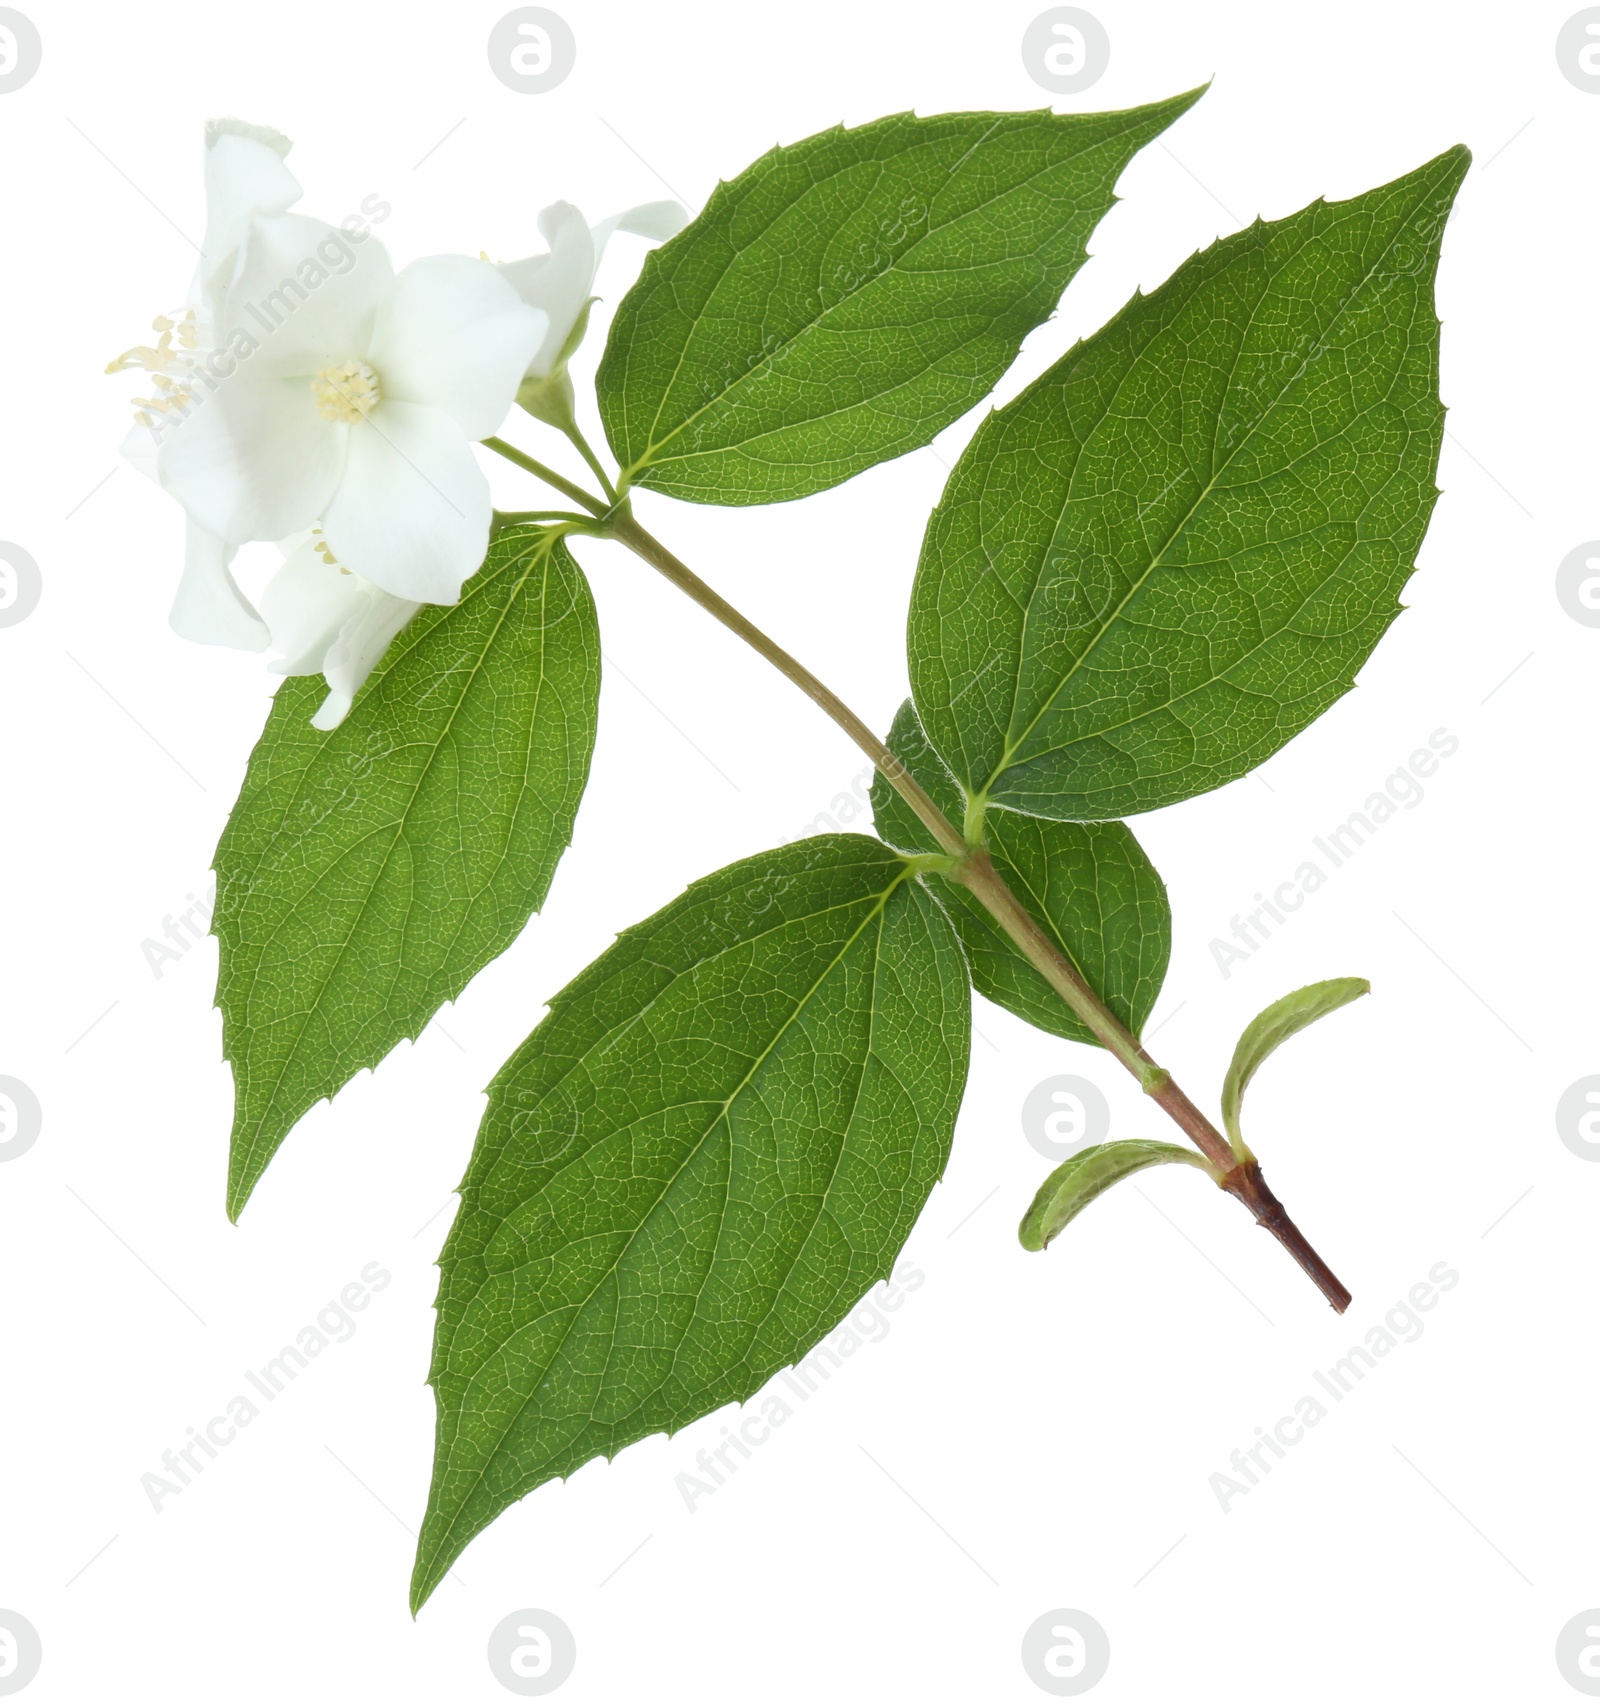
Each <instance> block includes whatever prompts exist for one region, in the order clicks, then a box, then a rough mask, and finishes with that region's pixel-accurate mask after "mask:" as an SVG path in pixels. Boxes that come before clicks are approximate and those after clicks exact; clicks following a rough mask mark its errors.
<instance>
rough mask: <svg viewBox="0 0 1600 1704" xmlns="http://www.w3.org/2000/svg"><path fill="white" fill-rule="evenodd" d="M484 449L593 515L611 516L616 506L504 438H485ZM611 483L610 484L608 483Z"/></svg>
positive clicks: (613, 502)
mask: <svg viewBox="0 0 1600 1704" xmlns="http://www.w3.org/2000/svg"><path fill="white" fill-rule="evenodd" d="M483 447H484V448H485V449H486V450H493V451H494V453H495V454H496V455H497V456H504V457H505V458H506V460H507V461H508V462H515V463H516V464H517V466H518V467H520V468H521V469H523V471H524V472H526V473H531V474H532V475H533V476H534V478H535V479H542V480H543V481H544V482H545V484H546V485H552V486H554V487H555V489H556V490H557V491H559V492H560V493H561V495H562V496H563V497H570V498H571V499H572V500H573V502H574V503H578V504H581V505H582V506H583V507H584V508H585V509H587V510H588V511H589V513H590V514H591V515H601V516H603V515H609V514H610V513H611V510H612V508H613V506H614V504H615V499H613V501H612V502H611V503H606V502H602V501H601V499H600V498H598V497H596V496H595V495H594V494H593V492H590V491H585V490H584V488H583V487H582V486H581V485H574V484H573V482H572V481H571V480H570V479H567V478H566V477H565V476H564V475H562V474H559V473H557V472H556V470H555V469H554V468H553V467H546V466H545V465H544V463H543V462H541V461H535V460H534V459H533V457H532V456H530V455H527V454H525V453H524V452H523V451H522V450H519V449H518V448H517V446H516V445H515V444H508V443H507V442H506V441H505V439H504V438H485V439H484V440H483ZM608 483H609V482H608Z"/></svg>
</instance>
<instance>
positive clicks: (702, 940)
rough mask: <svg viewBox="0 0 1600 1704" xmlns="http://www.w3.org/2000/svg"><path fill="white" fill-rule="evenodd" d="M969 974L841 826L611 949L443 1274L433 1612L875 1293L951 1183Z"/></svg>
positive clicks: (866, 844) (746, 864) (594, 970)
mask: <svg viewBox="0 0 1600 1704" xmlns="http://www.w3.org/2000/svg"><path fill="white" fill-rule="evenodd" d="M968 1007H969V995H968V991H967V976H966V967H965V966H964V965H963V963H962V960H961V948H960V946H959V944H958V943H957V941H956V938H955V935H954V934H953V932H952V931H951V928H950V925H949V922H948V920H947V919H946V917H945V915H944V913H943V911H942V910H941V909H940V908H939V906H938V905H937V904H936V903H935V902H934V901H933V899H932V898H931V897H930V896H929V895H928V893H927V892H926V891H925V890H924V889H923V888H922V886H921V884H920V883H918V882H917V881H916V880H915V879H914V878H912V877H911V875H910V872H909V868H908V866H907V863H906V861H905V860H904V859H902V858H900V857H899V856H897V855H896V854H895V853H893V852H891V851H890V850H889V849H888V848H887V847H886V846H883V845H881V844H880V843H879V842H878V841H876V840H870V839H867V838H866V837H864V836H861V835H844V834H841V835H824V836H821V837H819V838H817V839H814V840H804V841H799V842H797V843H795V844H794V845H791V846H787V847H784V848H781V849H780V850H778V851H775V852H764V853H761V854H759V855H758V856H756V857H754V858H746V859H745V860H743V861H742V862H741V863H737V864H732V865H730V866H729V867H728V868H727V869H724V870H720V871H718V872H717V873H716V874H715V875H712V876H708V877H706V878H705V879H704V880H703V881H699V882H696V883H695V884H694V885H693V886H692V887H690V888H689V889H688V891H687V892H685V893H684V894H683V895H682V896H680V897H679V898H678V899H675V900H674V901H673V902H672V903H671V904H670V905H668V906H666V907H665V909H663V910H661V911H658V912H657V913H656V915H655V916H654V917H652V918H650V919H649V920H648V921H646V922H644V923H641V924H639V925H638V926H637V927H636V928H633V929H630V930H628V931H627V932H626V933H624V934H623V935H621V936H620V937H619V938H618V940H617V942H616V944H615V946H613V947H612V948H611V949H610V950H609V951H608V952H606V953H605V954H603V955H602V956H601V957H600V958H599V959H597V960H596V961H595V962H594V963H593V964H592V965H590V966H589V968H588V969H587V970H585V971H584V972H583V973H582V974H581V975H580V976H579V977H578V978H577V979H576V981H574V982H572V983H571V984H570V985H569V986H568V987H567V988H566V989H565V990H564V991H563V992H562V993H560V994H558V995H557V996H556V998H555V999H554V1000H553V1001H552V1002H551V1004H550V1012H549V1015H548V1016H547V1017H546V1018H545V1020H544V1022H543V1023H541V1024H540V1025H539V1027H538V1028H537V1029H536V1030H535V1031H534V1032H533V1034H532V1035H530V1036H529V1037H528V1039H527V1041H525V1042H524V1043H523V1045H522V1047H521V1048H520V1049H519V1050H518V1051H517V1053H516V1054H514V1055H513V1057H512V1058H511V1059H510V1060H509V1061H508V1062H507V1064H506V1066H505V1068H504V1069H503V1070H502V1071H501V1072H500V1074H499V1076H498V1077H497V1078H496V1079H495V1081H494V1082H493V1084H492V1085H491V1086H490V1089H489V1107H488V1110H487V1112H486V1113H485V1114H484V1119H483V1125H482V1128H481V1129H480V1131H479V1133H478V1143H477V1147H476V1149H475V1151H474V1153H473V1156H472V1162H471V1165H470V1167H469V1169H468V1171H467V1175H466V1178H465V1180H464V1181H463V1183H462V1186H461V1211H460V1214H459V1216H458V1217H457V1219H456V1222H455V1225H454V1226H453V1227H452V1229H451V1232H450V1237H449V1240H448V1242H447V1243H446V1245H445V1250H444V1254H443V1256H442V1257H441V1260H440V1266H441V1268H442V1278H441V1282H440V1289H439V1301H438V1309H439V1321H438V1332H437V1335H436V1337H435V1343H434V1357H433V1370H432V1373H431V1375H430V1382H431V1383H432V1384H433V1386H434V1389H435V1393H436V1395H437V1398H438V1404H439V1438H438V1450H437V1454H436V1457H435V1466H434V1477H433V1487H432V1491H431V1494H430V1497H429V1501H428V1510H427V1515H426V1517H425V1519H424V1522H423V1528H422V1536H421V1539H420V1542H419V1545H418V1552H417V1566H416V1573H415V1575H414V1577H413V1581H412V1602H413V1606H414V1607H415V1606H418V1605H420V1604H421V1603H422V1602H423V1600H424V1599H425V1598H426V1597H427V1596H428V1594H429V1593H430V1592H431V1591H432V1590H433V1588H434V1586H435V1585H436V1584H437V1583H438V1581H439V1580H440V1578H441V1577H442V1576H443V1574H444V1572H445V1570H446V1569H447V1568H448V1567H449V1565H450V1563H451V1562H452V1561H453V1560H454V1559H455V1557H456V1556H457V1555H459V1554H460V1552H461V1550H462V1549H463V1547H464V1546H465V1545H466V1544H467V1543H468V1541H469V1540H470V1539H471V1538H472V1537H473V1536H474V1535H475V1534H476V1533H478V1532H480V1531H481V1530H482V1529H483V1528H484V1527H485V1526H487V1525H488V1524H489V1522H490V1521H492V1520H493V1519H494V1518H495V1517H496V1516H497V1515H498V1514H500V1513H501V1511H502V1510H504V1509H506V1508H508V1507H510V1505H511V1504H513V1503H514V1502H516V1501H517V1500H518V1498H521V1497H525V1496H526V1495H527V1494H528V1493H529V1492H530V1491H532V1490H533V1489H534V1488H535V1486H538V1485H542V1484H544V1483H545V1482H546V1481H547V1480H550V1479H554V1478H557V1477H558V1476H565V1475H567V1474H570V1473H572V1472H573V1471H574V1470H575V1469H577V1468H578V1467H580V1466H581V1465H582V1464H583V1463H584V1462H586V1461H588V1460H590V1459H591V1458H592V1457H594V1456H598V1455H604V1456H606V1457H610V1456H612V1455H614V1454H615V1453H616V1452H617V1451H618V1450H619V1449H621V1448H623V1446H624V1445H626V1444H630V1443H634V1442H636V1441H637V1440H638V1439H640V1438H644V1437H647V1436H648V1435H649V1434H651V1433H652V1432H663V1431H664V1432H669V1433H670V1432H674V1431H676V1430H678V1429H679V1428H680V1427H683V1426H686V1425H688V1424H689V1422H690V1421H691V1420H695V1419H698V1418H699V1417H700V1416H702V1415H705V1414H709V1413H711V1412H712V1410H713V1409H716V1408H720V1407H722V1406H723V1405H724V1404H725V1403H729V1402H741V1401H743V1400H745V1399H746V1398H747V1397H749V1396H751V1395H752V1394H753V1393H754V1392H755V1391H757V1390H759V1389H760V1387H761V1386H762V1385H763V1384H765V1383H766V1381H767V1380H768V1379H770V1378H771V1377H772V1376H773V1375H774V1374H775V1373H777V1372H778V1371H779V1370H780V1369H781V1368H782V1367H784V1366H787V1365H789V1364H790V1363H792V1362H794V1361H797V1360H799V1359H800V1358H801V1357H803V1356H804V1355H805V1354H806V1352H807V1351H808V1350H809V1349H810V1348H811V1347H812V1345H813V1344H815V1343H816V1342H817V1341H818V1340H819V1339H820V1338H821V1337H822V1336H824V1335H825V1334H826V1333H827V1332H828V1331H829V1330H830V1329H831V1328H832V1327H833V1326H834V1325H836V1324H837V1322H838V1321H839V1320H841V1319H842V1318H843V1317H844V1316H845V1314H846V1313H848V1312H849V1310H850V1309H851V1308H852V1307H854V1306H855V1304H856V1303H857V1302H858V1301H859V1300H860V1298H861V1296H862V1295H863V1294H865V1292H866V1291H867V1290H868V1289H869V1288H870V1287H871V1285H872V1284H874V1283H875V1282H877V1281H878V1280H879V1279H881V1278H883V1277H885V1276H886V1275H887V1274H888V1272H889V1270H890V1268H891V1266H892V1265H893V1262H894V1257H895V1254H896V1253H897V1251H898V1250H899V1248H900V1246H901V1244H902V1243H903V1242H904V1241H905V1239H906V1236H907V1234H908V1233H909V1231H910V1229H911V1226H912V1224H913V1222H914V1221H915V1219H916V1217H917V1214H918V1213H919V1212H920V1211H921V1208H922V1205H923V1202H924V1201H925V1200H926V1198H927V1195H928V1192H929V1190H931V1189H932V1187H933V1185H934V1183H935V1182H936V1181H937V1180H938V1178H939V1176H940V1174H941V1173H942V1171H943V1170H944V1165H945V1160H946V1157H947V1156H948V1154H949V1150H950V1138H951V1133H952V1130H953V1128H954V1124H955V1116H956V1109H957V1107H958V1106H959V1104H960V1101H961V1091H962V1087H963V1084H964V1082H965V1079H966V1071H967V1048H968V1032H969V1027H970V1013H969V1010H968Z"/></svg>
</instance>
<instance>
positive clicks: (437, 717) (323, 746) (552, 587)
mask: <svg viewBox="0 0 1600 1704" xmlns="http://www.w3.org/2000/svg"><path fill="white" fill-rule="evenodd" d="M599 688H600V637H599V630H598V628H597V626H596V623H595V612H594V603H593V601H592V599H591V597H590V595H589V587H588V583H587V582H586V581H585V579H584V577H583V574H582V572H581V571H580V570H579V568H578V565H577V563H576V562H574V561H573V559H572V557H571V556H570V555H569V554H568V552H567V549H566V546H565V545H563V544H561V543H559V542H553V541H552V539H551V537H550V536H549V535H543V536H536V535H534V534H533V533H531V532H529V531H526V530H518V531H515V532H511V533H507V534H505V535H504V536H503V537H502V538H501V539H500V540H499V541H498V542H496V543H495V545H494V546H493V547H492V548H491V550H490V552H489V557H488V560H487V562H486V563H485V564H484V566H483V568H482V569H480V570H479V572H478V573H477V574H476V575H475V576H474V577H473V578H472V579H471V580H469V581H468V582H467V584H466V586H465V587H464V588H463V590H462V594H461V601H460V602H459V603H457V604H454V605H452V606H451V607H449V608H440V607H436V606H429V607H427V608H425V609H423V610H422V612H421V613H420V614H419V615H418V616H417V618H416V619H415V620H414V621H413V622H412V623H411V625H410V626H409V627H408V628H406V629H405V631H404V632H403V633H401V635H400V636H399V638H397V639H396V640H395V642H394V643H393V645H391V646H390V648H389V652H388V655H387V656H386V657H385V658H384V660H383V662H382V663H381V664H380V665H379V667H378V668H377V670H376V671H374V673H373V676H372V678H371V680H370V682H369V683H368V685H367V686H366V688H365V689H364V690H363V691H362V693H361V694H360V696H359V697H358V698H357V699H356V703H355V707H354V708H353V709H352V710H351V712H350V714H349V715H348V716H347V717H346V718H345V720H344V722H343V723H342V724H341V725H340V726H339V727H337V728H335V729H334V730H333V731H332V732H331V733H320V732H319V731H318V730H317V729H315V728H313V727H312V726H311V715H312V712H313V711H314V710H315V709H316V708H317V705H318V703H319V702H320V701H321V698H322V696H323V693H324V691H325V688H324V685H323V682H322V681H321V680H320V679H318V678H316V677H311V678H298V679H291V680H287V681H285V682H284V683H283V685H282V686H281V687H280V688H279V689H278V694H277V697H276V699H275V700H274V702H273V706H272V713H271V715H270V716H269V717H268V719H267V726H266V731H265V732H264V733H263V734H262V736H261V740H260V742H259V744H258V745H257V746H256V749H255V751H254V752H253V753H252V755H251V758H250V766H249V769H248V771H247V773H246V775H245V781H244V787H243V789H242V790H241V792H240V794H239V802H238V803H237V804H236V805H235V806H234V810H233V815H232V816H231V817H230V818H229V819H228V826H227V828H226V829H225V830H224V831H223V835H222V840H221V842H220V843H219V845H218V847H217V854H216V860H215V862H216V869H217V910H216V917H215V919H214V920H213V923H212V929H213V932H214V933H215V934H216V935H217V936H218V937H219V939H220V941H221V944H222V967H221V973H220V975H219V977H218V982H217V1004H218V1005H219V1006H220V1007H221V1008H222V1035H223V1046H224V1050H225V1051H226V1053H227V1055H228V1058H229V1059H230V1060H231V1061H232V1064H233V1079H234V1093H235V1109H234V1123H233V1142H232V1149H231V1154H230V1159H229V1167H228V1213H229V1216H230V1217H232V1218H237V1217H238V1215H239V1211H240V1209H241V1208H242V1207H243V1206H244V1204H245V1202H246V1201H247V1200H248V1199H249V1196H250V1192H251V1190H252V1189H253V1188H254V1187H255V1185H256V1182H257V1180H258V1179H259V1178H260V1176H261V1174H262V1172H263V1171H264V1170H265V1169H266V1165H267V1162H268V1161H269V1160H270V1159H271V1158H272V1156H273V1154H274V1153H275V1152H276V1151H277V1149H278V1145H279V1144H280V1143H281V1142H282V1141H283V1139H284V1137H285V1136H286V1135H287V1134H288V1133H289V1131H290V1129H291V1128H292V1127H293V1125H294V1124H295V1122H296V1120H297V1119H299V1117H300V1116H301V1114H302V1113H304V1112H305V1111H306V1110H307V1109H308V1108H310V1107H311V1106H313V1105H314V1104H315V1103H316V1102H317V1101H319V1100H321V1099H323V1098H324V1097H325V1096H331V1095H332V1094H334V1093H335V1091H336V1090H338V1089H339V1088H340V1087H341V1086H342V1085H343V1084H345V1083H346V1082H348V1081H349V1080H350V1078H351V1077H353V1076H354V1075H355V1073H356V1072H357V1071H359V1070H361V1069H362V1068H363V1067H369V1066H374V1065H376V1064H377V1063H378V1061H379V1060H381V1059H382V1058H383V1057H384V1055H385V1054H387V1053H388V1052H389V1050H390V1049H391V1048H392V1047H394V1045H395V1043H396V1042H398V1041H400V1040H401V1039H402V1038H405V1037H415V1036H416V1035H417V1034H418V1033H419V1032H420V1031H421V1030H422V1028H423V1027H424V1025H426V1024H427V1023H428V1021H429V1019H431V1018H432V1016H433V1014H434V1013H435V1012H436V1011H438V1009H439V1007H440V1006H441V1005H443V1004H444V1002H445V1001H446V1000H453V999H454V998H455V997H456V996H457V995H458V994H459V993H460V992H461V990H462V989H463V988H464V987H465V986H466V985H467V983H468V982H469V981H471V979H472V977H473V976H474V975H476V974H477V972H478V971H479V970H481V969H482V968H483V966H484V965H486V964H487V963H488V962H489V960H490V959H492V958H494V957H495V956H496V955H497V954H498V953H501V952H503V951H504V950H505V948H506V947H508V946H509V945H510V944H511V942H512V941H513V940H515V939H516V937H517V934H518V933H519V931H520V930H521V929H522V927H523V925H524V924H525V923H526V922H527V920H528V917H529V914H530V913H531V912H533V911H536V910H537V909H538V908H539V906H540V905H542V904H543V903H544V897H545V894H546V893H547V892H548V891H549V887H550V878H551V876H552V875H553V874H554V873H555V867H556V862H557V860H558V859H559V858H560V857H561V854H562V852H564V851H565V850H566V847H567V844H568V842H569V841H570V840H571V838H572V822H573V818H574V816H575V815H576V814H577V809H578V801H579V799H580V798H581V797H582V796H583V788H584V783H585V781H586V780H587V778H588V773H589V757H590V753H591V752H592V750H593V748H594V737H595V716H596V704H597V699H598V694H599Z"/></svg>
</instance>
